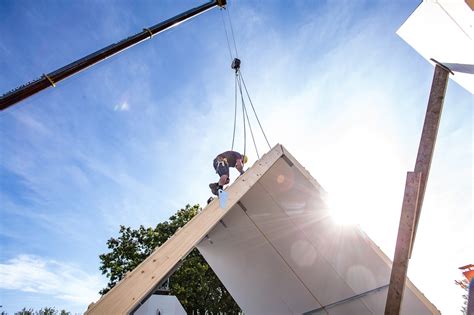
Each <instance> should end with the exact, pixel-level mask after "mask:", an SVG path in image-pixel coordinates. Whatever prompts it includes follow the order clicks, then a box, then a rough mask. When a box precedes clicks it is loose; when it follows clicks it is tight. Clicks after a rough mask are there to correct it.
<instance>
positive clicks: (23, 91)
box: [0, 0, 226, 110]
mask: <svg viewBox="0 0 474 315" xmlns="http://www.w3.org/2000/svg"><path fill="white" fill-rule="evenodd" d="M225 5H226V0H212V1H209V2H207V3H205V4H202V5H200V6H198V7H195V8H193V9H191V10H188V11H186V12H183V13H181V14H178V15H176V16H174V17H172V18H170V19H168V20H166V21H163V22H161V23H158V24H156V25H154V26H151V27H149V28H144V29H143V31H142V32H140V33H137V34H135V35H132V36H130V37H128V38H125V39H123V40H121V41H119V42H118V43H115V44H112V45H109V46H107V47H105V48H102V49H100V50H98V51H96V52H94V53H92V54H90V55H87V56H85V57H83V58H81V59H79V60H76V61H74V62H72V63H70V64H68V65H66V66H64V67H62V68H60V69H57V70H55V71H53V72H51V73H48V74H43V75H42V76H41V77H40V78H38V79H36V80H33V81H31V82H28V83H26V84H24V85H21V86H19V87H17V88H15V89H13V90H11V91H9V92H7V93H5V94H3V95H2V96H1V97H0V110H4V109H6V108H8V107H10V106H12V105H14V104H16V103H18V102H20V101H22V100H24V99H26V98H28V97H30V96H32V95H33V94H36V93H38V92H40V91H42V90H45V89H47V88H49V87H52V86H53V87H54V86H56V83H58V82H60V81H62V80H64V79H66V78H68V77H70V76H72V75H73V74H76V73H78V72H80V71H82V70H85V69H87V68H89V67H90V66H92V65H94V64H96V63H99V62H101V61H102V60H105V59H107V58H109V57H111V56H113V55H115V54H118V53H120V52H122V51H124V50H126V49H128V48H130V47H132V46H134V45H136V44H138V43H141V42H142V41H144V40H146V39H151V38H152V37H153V36H154V35H156V34H158V33H161V32H162V31H165V30H167V29H170V28H172V27H173V26H176V25H178V24H179V23H182V22H184V21H186V20H188V19H190V18H192V17H194V16H196V15H199V14H201V13H203V12H205V11H207V10H210V9H212V8H214V7H216V6H219V7H223V6H225Z"/></svg>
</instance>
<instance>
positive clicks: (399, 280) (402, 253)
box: [385, 172, 421, 315]
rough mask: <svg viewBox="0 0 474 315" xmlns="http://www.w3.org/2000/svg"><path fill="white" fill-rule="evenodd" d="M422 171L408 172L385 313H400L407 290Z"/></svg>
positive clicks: (394, 314)
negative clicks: (406, 284)
mask: <svg viewBox="0 0 474 315" xmlns="http://www.w3.org/2000/svg"><path fill="white" fill-rule="evenodd" d="M420 181H421V173H417V172H408V173H407V179H406V184H405V194H404V197H403V205H402V213H401V215H400V224H399V226H398V236H397V245H396V247H395V257H394V259H393V265H392V273H391V275H390V286H389V288H388V295H387V303H386V304H385V315H398V314H400V307H401V301H402V297H403V292H404V290H405V280H406V276H407V270H408V260H409V258H408V255H409V253H410V248H411V240H412V236H413V229H414V222H415V213H416V208H417V205H418V201H419V200H418V198H419V191H420Z"/></svg>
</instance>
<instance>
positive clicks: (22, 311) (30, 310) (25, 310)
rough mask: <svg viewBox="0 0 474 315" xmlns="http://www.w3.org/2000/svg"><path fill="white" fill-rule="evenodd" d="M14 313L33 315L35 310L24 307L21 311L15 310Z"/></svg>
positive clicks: (16, 314) (17, 314)
mask: <svg viewBox="0 0 474 315" xmlns="http://www.w3.org/2000/svg"><path fill="white" fill-rule="evenodd" d="M15 315H35V311H34V310H33V309H32V308H30V309H26V307H24V308H23V309H22V310H21V311H19V312H15Z"/></svg>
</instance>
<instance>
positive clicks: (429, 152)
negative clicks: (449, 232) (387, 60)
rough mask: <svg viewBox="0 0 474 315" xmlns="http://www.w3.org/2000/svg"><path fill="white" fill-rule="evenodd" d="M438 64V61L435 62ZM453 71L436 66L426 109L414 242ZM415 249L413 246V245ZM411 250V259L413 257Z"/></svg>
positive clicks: (419, 150)
mask: <svg viewBox="0 0 474 315" xmlns="http://www.w3.org/2000/svg"><path fill="white" fill-rule="evenodd" d="M435 62H436V61H435ZM450 72H451V71H450V70H449V69H448V68H446V67H445V66H443V65H441V64H436V67H435V72H434V76H433V83H432V84H431V93H430V98H429V100H428V108H427V109H426V115H425V123H424V125H423V131H422V134H421V139H420V145H419V147H418V155H417V157H416V164H415V172H420V173H421V183H420V196H419V199H420V200H419V202H418V206H417V208H416V216H415V229H414V231H413V240H412V242H414V241H415V236H416V230H417V228H418V221H419V220H420V213H421V207H422V205H423V198H424V196H425V190H426V183H427V181H428V175H429V174H430V167H431V160H432V158H433V151H434V147H435V143H436V137H437V135H438V127H439V121H440V119H441V112H442V111H443V103H444V96H445V94H446V87H447V85H448V77H449V73H450ZM411 248H412V249H413V244H412V245H411ZM411 252H412V250H410V257H411Z"/></svg>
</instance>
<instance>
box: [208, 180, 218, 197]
mask: <svg viewBox="0 0 474 315" xmlns="http://www.w3.org/2000/svg"><path fill="white" fill-rule="evenodd" d="M209 188H211V191H212V193H213V194H214V195H216V196H219V183H210V184H209Z"/></svg>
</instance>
